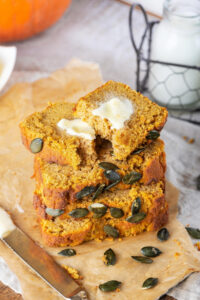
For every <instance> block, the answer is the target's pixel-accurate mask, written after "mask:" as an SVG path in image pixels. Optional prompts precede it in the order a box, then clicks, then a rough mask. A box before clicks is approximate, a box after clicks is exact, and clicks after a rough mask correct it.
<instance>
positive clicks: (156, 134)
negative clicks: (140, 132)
mask: <svg viewBox="0 0 200 300" xmlns="http://www.w3.org/2000/svg"><path fill="white" fill-rule="evenodd" d="M159 136H160V132H159V131H158V130H151V131H149V133H148V134H147V136H146V138H147V139H148V140H156V139H157V138H158V137H159Z"/></svg>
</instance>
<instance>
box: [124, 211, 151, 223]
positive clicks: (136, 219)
mask: <svg viewBox="0 0 200 300" xmlns="http://www.w3.org/2000/svg"><path fill="white" fill-rule="evenodd" d="M145 217H146V214H145V213H144V212H139V213H137V214H135V215H132V216H130V217H128V218H127V219H126V221H127V222H129V223H139V222H141V221H142V220H143V219H144V218H145Z"/></svg>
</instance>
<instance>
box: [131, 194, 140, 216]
mask: <svg viewBox="0 0 200 300" xmlns="http://www.w3.org/2000/svg"><path fill="white" fill-rule="evenodd" d="M140 208H141V199H140V197H137V198H136V199H135V200H134V201H133V203H132V205H131V212H132V215H134V214H137V213H138V212H139V211H140Z"/></svg>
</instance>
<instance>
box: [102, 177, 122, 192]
mask: <svg viewBox="0 0 200 300" xmlns="http://www.w3.org/2000/svg"><path fill="white" fill-rule="evenodd" d="M120 181H121V179H120V180H117V181H115V182H113V183H111V184H109V185H107V187H105V189H104V191H108V190H109V189H111V188H112V187H114V186H116V185H118V184H119V183H120Z"/></svg>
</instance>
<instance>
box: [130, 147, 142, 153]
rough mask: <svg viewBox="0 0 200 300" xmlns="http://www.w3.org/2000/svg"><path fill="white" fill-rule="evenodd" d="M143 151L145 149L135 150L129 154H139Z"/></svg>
mask: <svg viewBox="0 0 200 300" xmlns="http://www.w3.org/2000/svg"><path fill="white" fill-rule="evenodd" d="M144 150H145V147H144V148H140V149H136V150H135V151H133V152H132V153H131V154H139V153H141V152H143V151H144Z"/></svg>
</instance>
